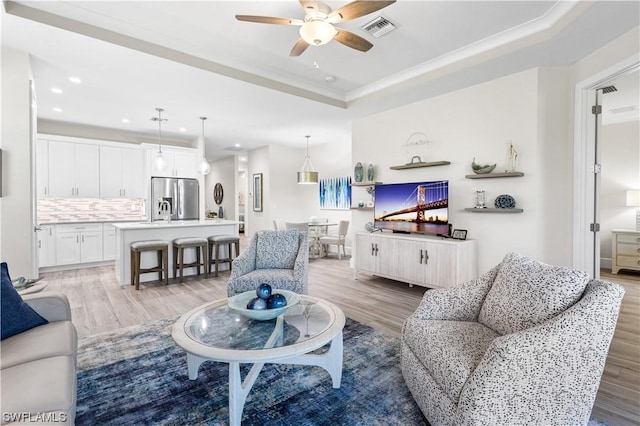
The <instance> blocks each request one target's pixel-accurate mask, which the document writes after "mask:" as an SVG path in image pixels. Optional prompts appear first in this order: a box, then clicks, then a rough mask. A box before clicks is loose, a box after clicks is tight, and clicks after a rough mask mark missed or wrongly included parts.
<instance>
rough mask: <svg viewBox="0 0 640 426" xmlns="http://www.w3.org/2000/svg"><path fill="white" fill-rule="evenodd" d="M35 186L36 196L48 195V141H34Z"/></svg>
mask: <svg viewBox="0 0 640 426" xmlns="http://www.w3.org/2000/svg"><path fill="white" fill-rule="evenodd" d="M36 187H37V196H38V198H44V197H48V196H49V142H48V141H47V140H45V139H38V140H37V141H36Z"/></svg>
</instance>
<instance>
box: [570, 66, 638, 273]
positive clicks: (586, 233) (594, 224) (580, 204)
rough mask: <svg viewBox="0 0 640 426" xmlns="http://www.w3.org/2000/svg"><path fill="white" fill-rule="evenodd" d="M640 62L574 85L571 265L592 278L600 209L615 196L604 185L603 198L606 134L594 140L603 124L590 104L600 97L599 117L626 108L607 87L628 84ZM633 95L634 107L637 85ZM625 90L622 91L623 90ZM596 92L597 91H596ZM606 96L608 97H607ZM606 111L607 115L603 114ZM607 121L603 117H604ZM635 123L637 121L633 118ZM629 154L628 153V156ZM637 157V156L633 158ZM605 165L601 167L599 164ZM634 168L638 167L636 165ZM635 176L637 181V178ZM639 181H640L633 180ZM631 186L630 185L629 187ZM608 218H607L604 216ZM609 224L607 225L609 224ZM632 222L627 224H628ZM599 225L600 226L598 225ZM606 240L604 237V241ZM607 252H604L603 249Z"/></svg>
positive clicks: (597, 259) (597, 255)
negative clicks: (618, 103) (604, 89)
mask: <svg viewBox="0 0 640 426" xmlns="http://www.w3.org/2000/svg"><path fill="white" fill-rule="evenodd" d="M639 69H640V63H639V62H638V60H637V57H632V58H629V59H627V60H625V61H622V62H620V63H619V64H616V65H614V66H613V67H610V68H609V69H607V70H604V71H602V72H601V73H599V74H597V75H595V76H593V77H591V78H590V79H588V80H585V81H582V82H580V83H578V84H577V85H576V90H575V96H576V102H575V111H576V115H575V130H574V207H573V217H574V223H573V266H574V267H576V268H578V269H582V270H584V271H588V272H589V273H590V274H591V276H592V278H596V279H597V278H599V275H600V266H601V265H600V263H601V247H602V243H601V236H602V235H605V234H604V233H603V232H602V231H603V229H602V223H601V217H602V208H601V205H602V203H603V202H607V203H614V202H616V201H615V200H616V199H617V198H616V197H615V195H620V196H621V194H622V192H621V193H620V194H617V193H615V191H610V188H609V187H607V191H608V192H607V193H606V198H605V199H603V195H604V194H603V193H602V191H601V189H602V188H601V183H602V182H601V181H602V174H603V173H606V169H607V167H606V166H605V165H602V163H601V161H602V160H601V158H600V150H601V148H602V146H606V144H607V142H606V141H605V138H606V133H605V134H604V135H603V134H600V135H599V136H600V139H602V141H601V142H600V143H596V141H597V135H596V133H601V130H602V129H604V127H605V126H600V128H599V129H598V127H596V115H593V114H592V106H593V105H595V103H596V97H597V96H598V97H599V98H600V100H601V102H602V103H603V104H602V111H603V114H601V115H600V116H598V118H601V117H604V116H605V115H607V116H609V115H611V114H613V115H615V114H620V113H621V112H625V111H624V110H618V112H616V113H612V112H611V111H609V110H612V109H614V110H615V109H618V108H625V107H627V106H628V105H626V106H625V105H620V106H614V105H615V104H616V102H618V99H616V97H613V98H612V97H611V95H612V94H613V93H612V92H611V91H610V90H611V89H610V87H615V84H616V83H617V84H618V85H620V86H621V87H632V86H628V84H629V83H630V82H633V79H634V78H635V79H636V80H637V79H638V70H639ZM605 87H606V88H608V89H607V91H609V93H607V94H603V93H602V92H603V88H605ZM633 90H635V91H636V94H635V95H631V96H635V99H636V102H635V106H636V109H637V107H638V102H637V99H638V94H637V86H636V89H633ZM626 91H627V90H625V92H626ZM598 92H599V93H598ZM596 95H597V96H596ZM607 96H609V99H607ZM604 112H606V113H607V114H604ZM636 112H637V111H636ZM605 121H606V120H605ZM636 123H637V120H636ZM631 157H632V156H629V155H628V156H627V158H628V159H631ZM635 158H637V157H635ZM601 166H604V167H601ZM608 168H609V170H616V169H621V168H617V167H616V166H614V165H609V166H608ZM636 170H638V169H637V166H636ZM637 179H638V178H637V176H636V180H637ZM633 184H634V183H633V182H627V183H620V185H631V186H633ZM636 184H640V182H636ZM628 189H632V188H628ZM610 213H611V212H610V211H609V207H607V214H610ZM607 220H608V219H607ZM608 226H610V225H608ZM631 226H632V224H630V225H629V226H627V228H629V227H631ZM598 227H599V228H598ZM608 229H609V230H608V231H607V233H606V237H607V239H608V241H609V246H610V245H611V244H610V241H611V240H610V235H611V232H610V229H611V228H608ZM605 241H607V240H605ZM605 253H606V252H605Z"/></svg>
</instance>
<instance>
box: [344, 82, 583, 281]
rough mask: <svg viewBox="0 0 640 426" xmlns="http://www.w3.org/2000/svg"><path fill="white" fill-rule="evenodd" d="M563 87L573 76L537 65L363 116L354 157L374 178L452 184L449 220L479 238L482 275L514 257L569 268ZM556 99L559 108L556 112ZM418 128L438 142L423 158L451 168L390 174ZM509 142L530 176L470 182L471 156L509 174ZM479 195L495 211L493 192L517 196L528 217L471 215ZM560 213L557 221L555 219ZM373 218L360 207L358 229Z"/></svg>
mask: <svg viewBox="0 0 640 426" xmlns="http://www.w3.org/2000/svg"><path fill="white" fill-rule="evenodd" d="M566 84H567V78H566V70H562V69H559V70H553V69H549V70H538V69H531V70H527V71H524V72H520V73H517V74H513V75H510V76H507V77H502V78H499V79H496V80H493V81H489V82H486V83H482V84H478V85H475V86H472V87H468V88H465V89H462V90H458V91H455V92H451V93H448V94H445V95H441V96H437V97H434V98H430V99H426V100H424V101H421V102H417V103H414V104H410V105H406V106H404V107H401V108H396V109H394V110H390V111H387V112H384V113H380V114H376V115H373V116H370V117H367V118H363V119H360V120H356V121H355V122H354V125H353V157H352V158H353V160H354V161H357V160H360V159H366V158H374V159H376V161H377V164H376V166H377V169H378V178H377V180H380V181H382V182H384V183H394V182H412V181H421V180H439V179H447V180H449V221H450V223H452V224H453V226H454V228H461V229H467V230H468V238H472V239H476V240H478V271H479V272H480V273H482V272H485V271H487V270H488V269H490V268H491V267H492V266H494V265H496V264H497V263H499V262H500V261H501V260H502V258H503V257H504V255H505V254H506V253H508V252H510V251H515V252H519V253H522V254H525V255H528V256H531V257H534V258H537V259H541V260H543V261H548V262H553V263H556V264H569V263H570V261H571V258H570V238H569V237H570V230H568V229H566V226H564V225H566V222H567V221H568V220H569V219H568V216H567V213H566V210H567V207H566V203H567V201H563V202H562V203H559V202H558V200H561V199H563V198H564V197H566V196H567V194H568V193H569V188H570V187H567V186H566V185H567V181H566V179H567V178H566V172H565V171H564V168H565V167H564V165H566V164H567V163H568V158H569V155H568V152H567V151H568V150H569V144H568V142H567V140H566V134H567V129H566V126H567V125H566V124H563V123H562V120H567V121H568V115H567V111H566V106H567V105H566V104H567V100H566V99H565V98H566V95H567V90H566ZM563 87H564V90H560V89H562V88H563ZM554 102H560V105H558V106H557V107H555V108H554V106H553V104H554ZM543 107H549V108H551V109H549V110H548V111H545V110H544V108H543ZM554 114H559V115H560V116H559V117H555V118H554ZM416 131H421V132H423V133H425V134H426V135H427V137H428V139H429V140H430V141H431V143H430V144H428V147H427V153H426V157H423V161H439V160H447V161H451V165H448V166H438V167H428V168H419V169H409V170H398V171H395V170H390V169H389V166H393V165H400V164H404V163H407V162H409V160H410V155H409V154H407V153H406V151H405V150H404V149H403V144H404V143H405V141H406V139H407V138H408V137H409V136H410V135H411V134H412V133H414V132H416ZM508 140H511V141H513V143H514V144H515V146H516V148H517V150H518V152H519V167H518V171H522V172H524V173H525V176H524V177H521V178H507V179H482V180H479V179H478V180H471V179H465V177H464V176H465V175H466V174H471V173H472V171H471V168H470V164H471V161H472V159H473V157H475V158H476V160H477V161H478V162H479V163H497V168H496V171H500V170H504V164H505V159H506V152H507V145H506V144H507V141H508ZM549 151H551V152H549ZM550 168H554V170H553V171H551V170H549V169H550ZM555 168H557V169H555ZM482 189H483V190H485V191H486V194H487V201H488V203H489V205H492V204H493V201H494V199H495V197H496V196H498V195H500V194H510V195H512V196H513V197H514V198H515V199H516V203H517V206H518V207H521V208H523V209H524V213H520V214H504V213H482V214H480V213H469V212H465V211H464V208H465V207H472V206H473V205H474V197H475V191H476V190H482ZM558 215H560V216H561V217H560V219H558V220H560V222H559V223H557V224H556V223H550V221H554V220H556V219H555V217H556V216H558ZM371 217H372V215H371V214H370V212H358V211H354V213H353V223H354V230H355V231H362V230H363V229H364V224H365V223H366V222H367V221H370V220H371ZM548 227H550V228H548ZM550 238H552V239H551V240H550ZM563 241H564V242H563ZM567 244H568V245H567ZM554 245H555V246H554ZM556 246H557V247H556ZM550 251H551V252H550Z"/></svg>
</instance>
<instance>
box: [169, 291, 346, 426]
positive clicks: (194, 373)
mask: <svg viewBox="0 0 640 426" xmlns="http://www.w3.org/2000/svg"><path fill="white" fill-rule="evenodd" d="M301 298H302V301H301V303H302V302H305V301H307V302H312V305H313V306H317V308H315V309H319V310H321V311H322V312H324V315H325V318H326V324H325V325H324V326H323V327H326V328H324V329H322V331H321V332H319V333H318V334H316V335H313V336H311V337H310V338H308V339H307V340H302V341H299V342H294V343H289V344H283V343H284V342H283V336H284V324H285V319H284V317H285V315H281V316H279V317H278V318H277V320H276V323H275V326H274V327H273V330H272V331H271V334H270V335H269V337H268V338H267V340H266V342H265V343H264V346H263V347H262V349H251V350H243V349H229V348H218V347H215V346H211V345H207V344H204V343H201V342H200V341H198V340H197V339H199V338H194V337H193V334H191V335H188V334H187V333H186V332H185V327H188V326H185V324H187V323H189V324H191V323H192V322H193V323H196V324H199V321H200V318H201V317H202V315H203V312H204V311H205V310H213V311H215V310H216V309H221V308H223V307H226V305H227V301H226V300H221V301H216V302H213V303H210V304H207V305H203V306H201V307H197V308H195V309H193V310H192V311H190V312H188V313H187V314H185V315H183V316H182V317H181V318H180V319H179V320H178V321H177V322H176V323H175V324H174V326H173V330H172V333H171V334H172V336H173V338H174V340H175V341H176V343H177V344H178V345H179V346H180V347H182V348H183V349H184V350H185V352H186V353H187V368H188V372H189V379H191V380H196V379H197V378H198V370H199V369H200V365H202V363H203V362H205V361H215V362H225V363H227V364H229V424H230V425H231V426H239V425H240V422H241V421H242V412H243V410H244V404H245V402H246V399H247V395H248V394H249V392H250V391H251V388H252V387H253V385H254V384H255V382H256V380H257V378H258V375H259V374H260V371H261V370H262V367H264V365H265V364H269V363H270V364H288V365H310V366H317V367H321V368H323V369H324V370H326V371H327V372H328V373H329V375H330V376H331V381H332V385H333V388H335V389H337V388H339V387H340V384H341V380H342V358H343V342H342V338H343V333H342V329H343V327H344V325H345V316H344V313H343V312H342V310H341V309H340V308H338V307H337V306H335V305H334V304H332V303H329V302H327V301H324V300H321V299H317V298H314V297H311V296H306V295H302V296H301ZM293 316H294V317H295V316H296V315H295V314H294V315H293ZM307 320H308V319H307ZM204 322H206V321H204ZM307 327H308V325H307ZM307 333H308V329H307ZM305 337H308V336H305ZM327 344H328V345H330V346H329V348H328V350H327V351H326V352H324V353H322V354H314V353H312V352H314V351H315V350H317V349H319V348H322V347H324V346H325V345H327ZM241 364H252V366H251V369H250V370H249V372H248V373H247V375H246V377H245V378H244V380H243V379H242V376H241V374H240V365H241Z"/></svg>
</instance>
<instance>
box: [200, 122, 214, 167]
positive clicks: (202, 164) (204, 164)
mask: <svg viewBox="0 0 640 426" xmlns="http://www.w3.org/2000/svg"><path fill="white" fill-rule="evenodd" d="M206 119H207V117H200V120H202V160H201V161H200V164H198V173H200V174H201V175H206V174H207V173H209V172H210V171H211V165H210V164H209V162H208V161H207V148H206V147H207V144H206V141H205V139H204V120H206Z"/></svg>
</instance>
